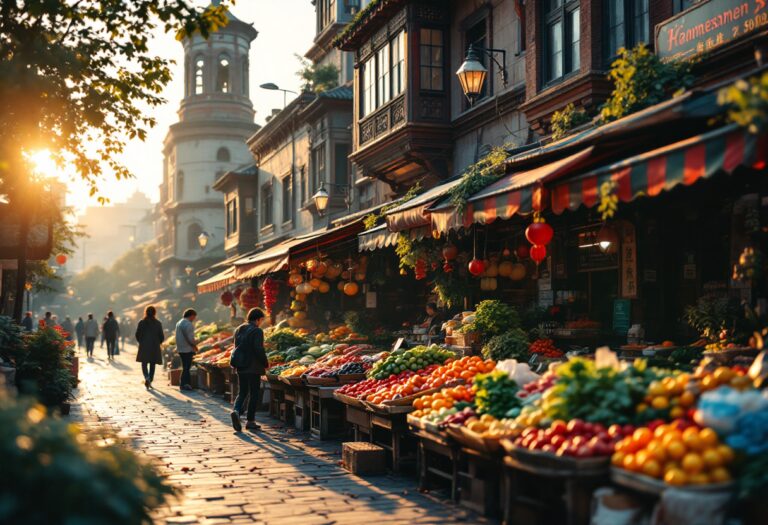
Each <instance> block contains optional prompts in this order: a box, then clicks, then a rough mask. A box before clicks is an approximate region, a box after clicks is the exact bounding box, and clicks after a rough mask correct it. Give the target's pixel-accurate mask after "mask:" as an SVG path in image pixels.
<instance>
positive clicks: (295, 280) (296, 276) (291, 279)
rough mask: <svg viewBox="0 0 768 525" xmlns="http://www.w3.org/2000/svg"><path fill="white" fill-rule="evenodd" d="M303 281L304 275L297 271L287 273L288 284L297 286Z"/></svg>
mask: <svg viewBox="0 0 768 525" xmlns="http://www.w3.org/2000/svg"><path fill="white" fill-rule="evenodd" d="M303 282H304V277H302V276H301V274H300V273H299V272H291V273H290V274H288V284H290V285H291V286H298V285H299V284H301V283H303Z"/></svg>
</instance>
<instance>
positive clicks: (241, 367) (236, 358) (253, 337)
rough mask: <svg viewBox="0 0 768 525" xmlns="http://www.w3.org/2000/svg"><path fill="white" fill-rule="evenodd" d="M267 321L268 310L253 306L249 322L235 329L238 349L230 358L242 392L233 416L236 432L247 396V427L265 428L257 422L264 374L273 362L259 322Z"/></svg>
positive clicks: (236, 402)
mask: <svg viewBox="0 0 768 525" xmlns="http://www.w3.org/2000/svg"><path fill="white" fill-rule="evenodd" d="M263 321H264V312H262V311H261V310H260V309H258V308H251V310H250V311H249V312H248V315H247V317H246V322H245V323H243V324H241V325H240V326H238V327H237V330H235V335H234V341H235V349H234V350H233V351H232V355H231V357H230V365H231V366H232V368H234V369H235V373H236V374H237V379H238V381H237V383H238V391H237V398H236V399H235V406H234V409H233V410H232V412H231V414H230V416H231V418H232V428H234V429H235V431H236V432H240V431H241V430H242V425H241V424H240V412H241V411H242V409H243V404H244V403H245V398H246V397H247V398H248V409H247V411H246V423H245V429H246V430H254V431H258V430H261V427H260V426H259V425H258V424H257V423H256V421H255V420H254V418H255V417H256V407H257V406H258V404H259V401H260V400H261V397H260V395H259V394H260V392H259V391H260V387H261V376H262V375H263V374H264V372H265V371H266V370H267V367H268V366H269V362H268V361H267V353H266V352H265V351H264V332H262V330H261V328H259V325H260V324H261V323H262V322H263Z"/></svg>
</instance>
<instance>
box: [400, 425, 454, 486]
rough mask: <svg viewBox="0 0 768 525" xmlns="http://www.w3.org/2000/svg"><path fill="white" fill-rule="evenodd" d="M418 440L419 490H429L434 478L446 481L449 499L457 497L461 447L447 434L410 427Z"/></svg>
mask: <svg viewBox="0 0 768 525" xmlns="http://www.w3.org/2000/svg"><path fill="white" fill-rule="evenodd" d="M411 432H412V433H413V435H414V436H415V437H416V438H417V439H418V440H419V446H418V456H417V461H416V463H417V465H418V472H419V490H430V489H431V488H432V482H433V480H434V479H435V478H437V479H438V480H442V481H443V482H447V485H448V486H449V489H450V494H451V500H452V501H458V499H459V486H458V479H459V453H460V451H461V447H460V446H459V445H458V444H457V443H456V442H455V441H454V440H452V439H451V438H450V437H448V435H447V434H444V433H443V434H435V433H433V432H428V431H426V430H421V429H416V428H413V427H412V428H411Z"/></svg>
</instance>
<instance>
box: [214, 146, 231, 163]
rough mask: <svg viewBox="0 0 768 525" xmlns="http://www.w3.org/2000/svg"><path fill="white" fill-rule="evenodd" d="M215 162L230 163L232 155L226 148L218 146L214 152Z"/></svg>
mask: <svg viewBox="0 0 768 525" xmlns="http://www.w3.org/2000/svg"><path fill="white" fill-rule="evenodd" d="M222 153H223V154H222ZM225 157H226V158H225ZM216 162H232V154H231V153H230V152H229V148H228V147H226V146H219V149H217V150H216Z"/></svg>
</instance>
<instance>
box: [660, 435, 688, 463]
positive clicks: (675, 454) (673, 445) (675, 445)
mask: <svg viewBox="0 0 768 525" xmlns="http://www.w3.org/2000/svg"><path fill="white" fill-rule="evenodd" d="M665 446H666V447H667V455H668V456H669V457H670V458H672V459H682V458H683V456H685V453H686V450H685V445H683V442H682V441H680V440H677V439H673V440H672V441H669V442H665Z"/></svg>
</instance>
